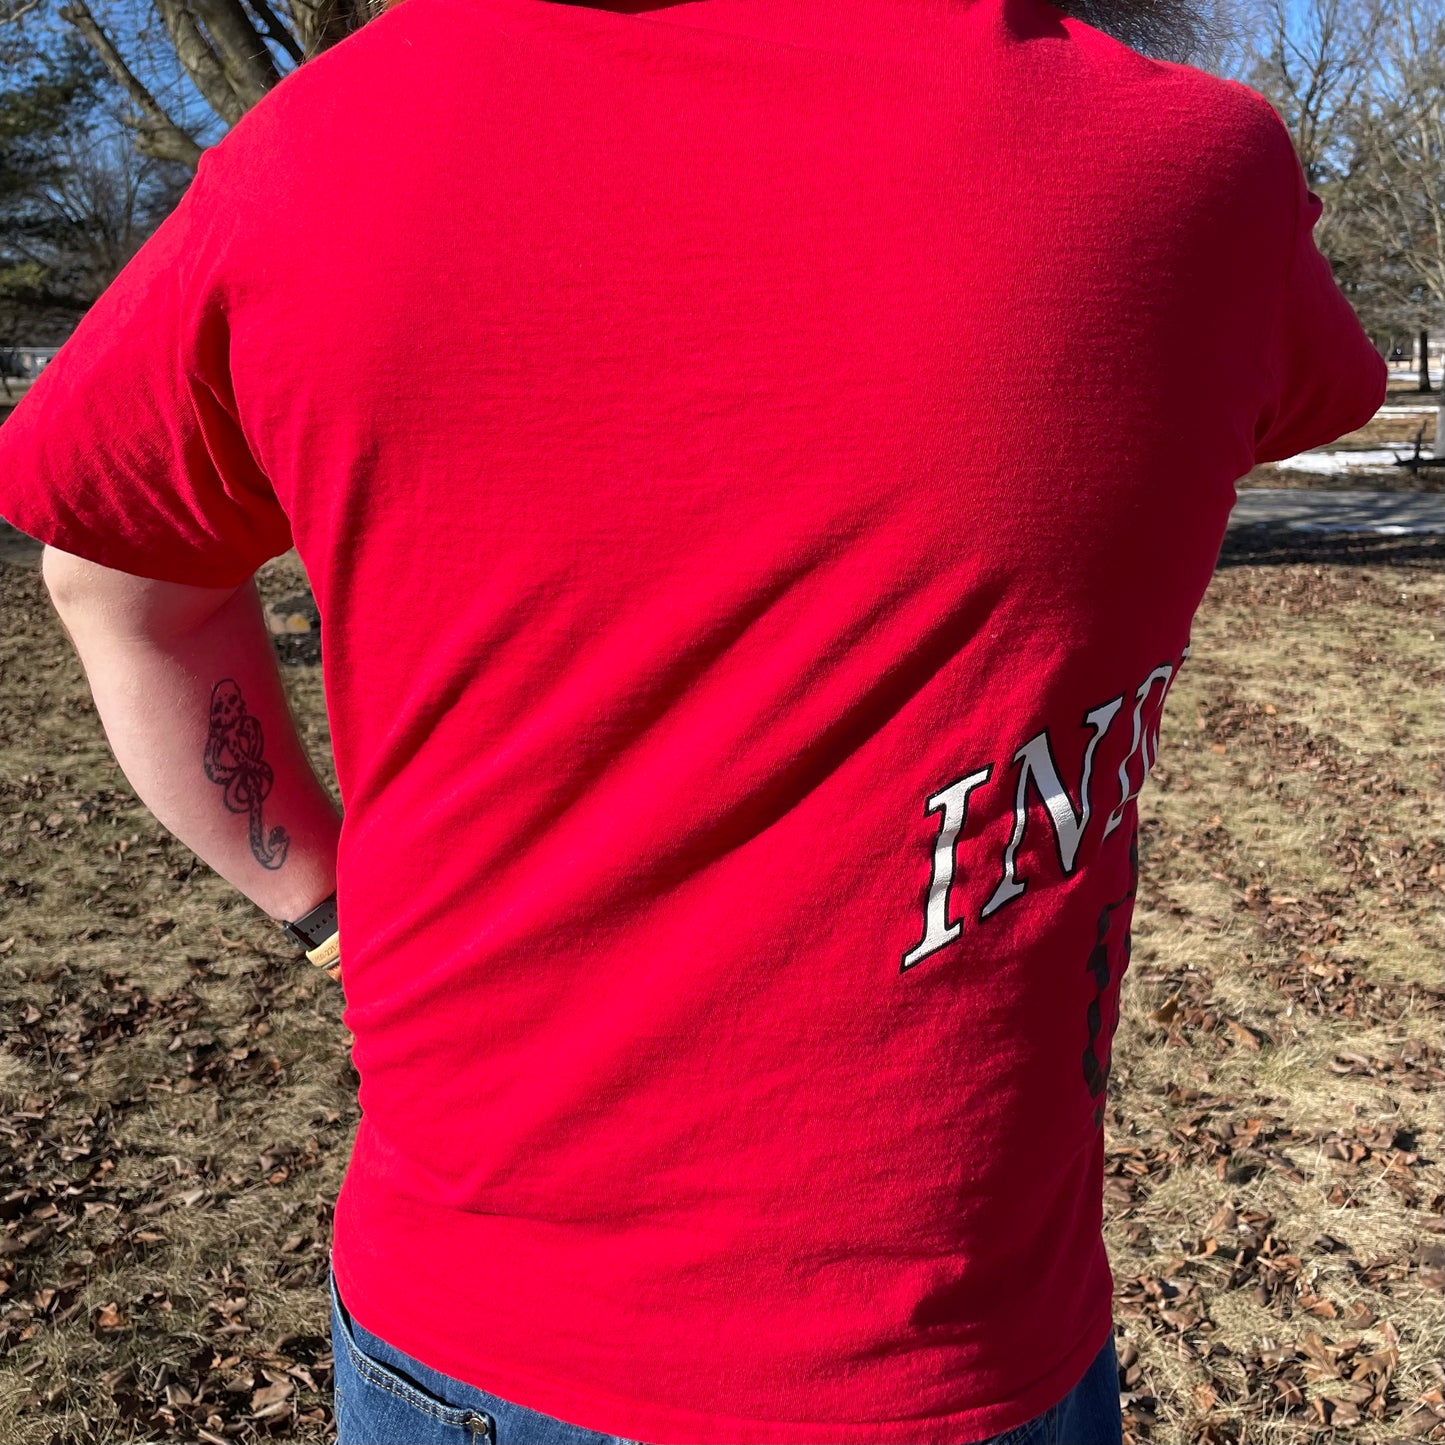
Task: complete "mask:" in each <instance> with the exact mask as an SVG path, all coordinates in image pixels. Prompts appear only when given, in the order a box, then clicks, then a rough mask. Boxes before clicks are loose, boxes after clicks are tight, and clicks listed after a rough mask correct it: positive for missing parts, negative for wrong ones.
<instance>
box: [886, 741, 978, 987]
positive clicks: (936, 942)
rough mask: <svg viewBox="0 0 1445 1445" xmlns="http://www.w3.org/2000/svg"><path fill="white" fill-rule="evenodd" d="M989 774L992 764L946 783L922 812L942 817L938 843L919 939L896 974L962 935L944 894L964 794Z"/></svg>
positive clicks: (949, 884)
mask: <svg viewBox="0 0 1445 1445" xmlns="http://www.w3.org/2000/svg"><path fill="white" fill-rule="evenodd" d="M992 772H993V765H992V764H990V765H989V766H988V767H986V768H980V769H979V770H978V772H976V773H970V774H969V775H968V776H967V777H965V778H960V779H959V780H958V781H957V782H956V783H950V784H949V785H948V786H947V787H946V788H943V789H941V790H940V791H939V792H937V793H935V794H934V795H933V796H932V797H931V798H930V799H929V800H928V802H927V804H926V805H925V807H924V811H925V812H927V813H942V815H943V817H942V820H941V821H940V823H939V827H938V840H937V841H936V842H935V843H934V845H933V878H932V880H931V881H930V883H929V885H928V902H927V904H926V905H925V907H924V912H923V938H922V940H921V941H920V942H919V943H918V945H917V946H916V947H914V948H911V949H909V951H908V952H907V953H905V954H904V955H903V966H902V967H901V968H900V969H899V970H898V971H899V972H900V973H906V972H907V971H908V970H909V969H910V968H912V967H913V965H914V964H915V963H921V962H922V961H923V960H924V959H925V958H927V957H928V956H929V954H932V953H937V952H938V950H939V949H940V948H942V947H943V946H944V945H945V944H948V943H952V942H953V940H954V939H955V938H957V937H958V936H959V934H960V933H962V932H963V924H961V923H950V922H949V921H948V895H949V892H950V890H951V889H952V888H953V874H954V869H955V866H956V858H957V854H958V835H959V834H960V833H962V832H963V824H964V820H965V819H966V818H967V817H968V795H969V794H970V793H971V792H973V790H974V789H975V788H977V787H978V786H980V784H982V783H986V782H987V781H988V779H989V774H990V773H992Z"/></svg>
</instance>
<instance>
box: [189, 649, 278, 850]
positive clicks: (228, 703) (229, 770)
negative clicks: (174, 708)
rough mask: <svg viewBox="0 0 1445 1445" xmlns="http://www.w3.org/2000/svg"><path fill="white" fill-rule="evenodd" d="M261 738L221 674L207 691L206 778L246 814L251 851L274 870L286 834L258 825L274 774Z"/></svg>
mask: <svg viewBox="0 0 1445 1445" xmlns="http://www.w3.org/2000/svg"><path fill="white" fill-rule="evenodd" d="M264 746H265V741H264V739H263V737H262V735H261V724H260V722H259V721H258V720H257V719H256V718H254V717H252V716H251V714H250V713H248V712H247V711H246V702H245V699H244V698H243V697H242V696H241V689H240V688H239V687H237V686H236V683H235V681H234V680H233V679H231V678H229V677H223V678H222V679H221V680H220V682H218V683H217V684H216V685H215V687H213V688H212V689H211V726H210V731H209V733H208V734H207V736H206V759H205V761H206V776H207V777H208V778H209V779H210V780H211V781H212V782H213V783H219V784H220V785H221V786H222V787H223V788H224V789H225V792H224V794H223V795H222V796H223V797H224V798H225V800H226V806H227V807H228V808H229V809H230V810H231V812H233V813H245V814H247V822H248V834H249V837H250V842H251V852H252V854H253V855H254V856H255V859H256V861H257V862H258V863H259V864H260V865H261V866H262V867H263V868H279V867H280V866H281V865H282V864H283V863H284V862H285V861H286V850H287V848H289V847H290V846H291V838H290V835H289V834H288V833H287V832H286V830H285V829H284V828H282V827H280V826H279V825H277V826H275V827H273V828H272V829H271V832H270V835H269V836H267V835H266V833H265V830H264V828H263V827H262V824H261V803H262V801H263V800H264V799H265V797H266V795H267V794H268V793H269V792H270V791H271V784H272V783H273V782H274V781H275V775H274V774H273V772H272V771H271V765H270V764H269V763H267V762H265V761H263V759H262V757H261V753H262V751H263V749H264Z"/></svg>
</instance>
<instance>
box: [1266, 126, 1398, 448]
mask: <svg viewBox="0 0 1445 1445" xmlns="http://www.w3.org/2000/svg"><path fill="white" fill-rule="evenodd" d="M1274 130H1275V133H1276V140H1277V143H1282V145H1283V148H1284V149H1285V150H1286V151H1287V152H1288V161H1287V164H1288V166H1289V170H1290V172H1291V173H1292V177H1293V180H1292V184H1293V186H1294V190H1295V196H1296V207H1295V223H1294V235H1293V239H1292V244H1291V250H1290V255H1289V258H1288V261H1287V263H1286V271H1285V279H1284V282H1283V286H1282V289H1281V293H1280V296H1279V302H1280V309H1279V312H1278V316H1277V320H1276V323H1275V327H1274V330H1273V333H1272V335H1271V338H1270V342H1269V354H1268V356H1267V357H1266V373H1267V377H1268V386H1269V402H1268V405H1267V406H1266V408H1265V410H1264V413H1263V414H1262V415H1261V417H1260V419H1259V423H1258V426H1257V427H1256V429H1255V457H1254V459H1255V462H1256V463H1259V462H1273V461H1278V460H1280V459H1281V458H1282V457H1290V456H1294V455H1296V454H1297V453H1299V452H1302V451H1308V450H1309V449H1310V448H1311V447H1317V446H1323V445H1324V444H1325V443H1326V442H1331V441H1334V440H1335V438H1336V437H1339V436H1343V435H1344V434H1345V433H1346V432H1350V431H1354V430H1355V429H1356V428H1357V427H1361V426H1364V424H1365V423H1366V422H1367V421H1369V419H1370V418H1371V417H1372V416H1374V414H1375V413H1376V412H1377V411H1378V410H1379V409H1380V406H1381V405H1382V404H1383V402H1384V400H1385V385H1386V380H1387V378H1388V375H1389V369H1388V367H1387V366H1386V364H1385V361H1384V358H1383V357H1382V356H1381V355H1380V353H1379V352H1378V351H1377V350H1376V349H1375V345H1374V343H1373V342H1372V341H1371V340H1370V338H1369V336H1368V335H1366V333H1365V330H1364V327H1363V326H1361V325H1360V320H1359V318H1358V317H1357V316H1356V315H1355V313H1354V309H1353V308H1352V307H1351V306H1350V303H1349V301H1348V300H1347V299H1346V298H1345V295H1344V293H1343V292H1342V291H1341V290H1340V288H1339V286H1338V285H1337V284H1336V282H1335V278H1334V273H1333V272H1332V271H1331V270H1330V263H1329V262H1328V261H1327V260H1326V259H1325V257H1324V256H1323V255H1322V254H1321V253H1320V250H1319V248H1318V247H1317V246H1316V245H1315V240H1314V228H1315V224H1316V222H1317V221H1318V220H1319V218H1320V213H1321V211H1322V210H1323V203H1322V202H1321V200H1320V198H1319V197H1318V196H1317V195H1315V193H1314V192H1313V191H1311V190H1310V189H1309V187H1308V185H1307V183H1306V181H1305V175H1304V171H1303V169H1302V168H1301V166H1300V163H1299V159H1298V157H1297V156H1296V155H1295V150H1294V145H1293V143H1292V142H1291V141H1290V138H1289V134H1288V132H1287V131H1286V130H1285V129H1284V125H1283V123H1282V122H1280V121H1279V119H1278V117H1277V116H1275V117H1274Z"/></svg>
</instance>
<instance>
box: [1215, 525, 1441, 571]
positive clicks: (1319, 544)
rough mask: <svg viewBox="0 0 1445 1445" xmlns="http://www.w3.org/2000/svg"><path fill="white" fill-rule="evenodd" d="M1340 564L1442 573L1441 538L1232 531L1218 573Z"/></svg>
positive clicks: (1260, 528) (1275, 528)
mask: <svg viewBox="0 0 1445 1445" xmlns="http://www.w3.org/2000/svg"><path fill="white" fill-rule="evenodd" d="M1297 562H1314V563H1320V564H1322V563H1339V564H1343V565H1345V566H1349V567H1371V566H1376V567H1419V568H1422V569H1424V570H1427V571H1436V570H1439V569H1440V568H1442V567H1445V535H1442V534H1439V533H1418V534H1416V535H1414V536H1409V537H1391V536H1381V535H1379V534H1378V533H1373V532H1306V531H1302V530H1300V529H1298V528H1293V527H1286V526H1283V525H1280V524H1278V523H1273V522H1259V523H1254V524H1251V525H1250V526H1245V527H1231V528H1230V529H1229V531H1228V532H1227V533H1225V537H1224V545H1223V546H1222V547H1221V548H1220V549H1219V561H1218V563H1217V564H1216V565H1217V566H1219V567H1246V566H1248V567H1268V566H1276V565H1281V564H1285V563H1297Z"/></svg>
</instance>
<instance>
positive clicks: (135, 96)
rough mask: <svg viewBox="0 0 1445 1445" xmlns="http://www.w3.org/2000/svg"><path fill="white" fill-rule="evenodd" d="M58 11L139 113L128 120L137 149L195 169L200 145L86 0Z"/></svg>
mask: <svg viewBox="0 0 1445 1445" xmlns="http://www.w3.org/2000/svg"><path fill="white" fill-rule="evenodd" d="M59 14H60V18H61V19H62V20H65V21H67V22H68V23H69V24H71V25H73V26H74V27H75V28H76V29H77V30H78V31H79V32H80V33H81V35H83V36H84V37H85V40H86V43H87V44H88V45H89V46H90V48H91V49H92V50H94V51H95V53H96V54H97V55H98V56H99V57H100V59H101V62H102V63H103V64H104V66H105V68H106V69H107V70H108V71H109V72H110V73H111V76H112V77H113V78H114V80H115V81H116V83H117V84H118V85H119V86H120V88H121V89H122V90H123V91H124V92H125V93H126V95H127V96H128V97H129V98H130V101H131V104H132V105H134V106H135V108H136V109H137V110H138V111H139V112H140V117H139V119H138V120H131V121H130V122H129V124H130V125H131V127H132V129H133V130H134V131H135V133H136V149H137V150H138V151H140V153H141V154H142V155H147V156H153V157H154V158H155V159H157V160H167V161H180V162H181V164H182V165H185V166H189V167H190V169H191V170H195V168H196V166H197V164H198V163H199V161H200V159H201V147H200V146H199V145H197V144H196V142H195V141H194V140H192V139H191V137H190V136H188V135H187V134H186V133H185V131H183V130H182V129H181V128H180V126H178V125H177V124H176V123H175V122H174V121H173V120H172V119H171V118H170V116H168V115H167V114H166V112H165V110H164V108H163V107H162V106H161V104H160V102H159V101H158V100H157V99H156V98H155V96H153V95H152V94H151V93H150V91H148V90H147V89H146V88H145V86H144V85H142V84H141V82H140V81H139V80H138V79H137V78H136V76H135V74H134V72H133V71H132V70H131V68H130V67H129V66H128V65H127V64H126V63H125V61H124V59H122V57H121V54H120V51H118V50H117V49H116V48H115V44H114V42H113V41H112V40H111V38H110V36H109V35H107V34H106V33H105V30H104V28H103V27H102V26H101V24H100V22H99V21H98V20H97V19H96V18H95V16H94V15H92V14H91V13H90V8H89V7H88V6H87V5H86V3H85V0H69V3H68V4H66V5H64V6H62V7H61V9H60V12H59Z"/></svg>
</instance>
